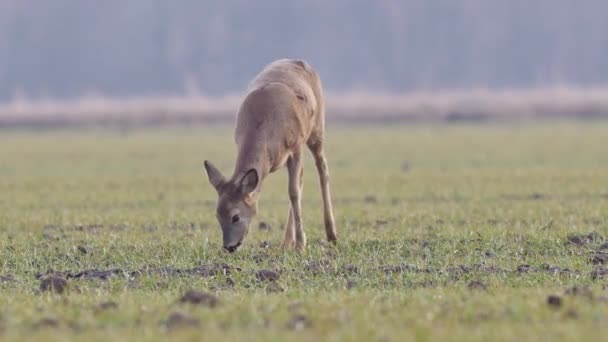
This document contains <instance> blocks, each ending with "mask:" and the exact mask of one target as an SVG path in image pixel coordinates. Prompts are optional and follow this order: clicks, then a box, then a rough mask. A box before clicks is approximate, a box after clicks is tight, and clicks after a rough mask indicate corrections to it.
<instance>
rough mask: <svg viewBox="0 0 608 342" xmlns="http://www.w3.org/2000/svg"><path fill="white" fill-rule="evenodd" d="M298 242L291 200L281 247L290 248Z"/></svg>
mask: <svg viewBox="0 0 608 342" xmlns="http://www.w3.org/2000/svg"><path fill="white" fill-rule="evenodd" d="M295 243H296V227H295V223H294V220H293V212H292V211H291V202H289V210H288V215H287V223H286V224H285V235H284V236H283V242H282V243H281V248H283V249H289V248H291V247H293V245H294V244H295Z"/></svg>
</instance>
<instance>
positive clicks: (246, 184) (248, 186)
mask: <svg viewBox="0 0 608 342" xmlns="http://www.w3.org/2000/svg"><path fill="white" fill-rule="evenodd" d="M259 181H260V178H259V177H258V172H257V171H256V169H250V170H249V171H247V173H245V175H244V176H243V178H242V179H241V183H240V184H239V189H240V190H241V193H242V194H245V195H249V194H251V193H252V192H254V191H255V189H256V188H257V187H258V183H259Z"/></svg>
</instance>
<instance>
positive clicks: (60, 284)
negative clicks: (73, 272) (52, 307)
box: [40, 275, 68, 294]
mask: <svg viewBox="0 0 608 342" xmlns="http://www.w3.org/2000/svg"><path fill="white" fill-rule="evenodd" d="M67 286H68V282H67V280H65V279H63V278H61V277H57V276H53V275H51V276H48V277H46V278H44V279H42V281H40V290H41V291H50V292H55V293H59V294H61V293H63V292H64V291H65V290H66V289H67Z"/></svg>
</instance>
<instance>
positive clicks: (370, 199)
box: [363, 195, 378, 203]
mask: <svg viewBox="0 0 608 342" xmlns="http://www.w3.org/2000/svg"><path fill="white" fill-rule="evenodd" d="M363 201H364V202H365V203H378V197H376V196H374V195H367V196H365V197H364V198H363Z"/></svg>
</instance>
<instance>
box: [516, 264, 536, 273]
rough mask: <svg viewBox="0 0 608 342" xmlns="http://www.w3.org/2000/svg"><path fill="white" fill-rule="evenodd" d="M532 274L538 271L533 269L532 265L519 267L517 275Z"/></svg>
mask: <svg viewBox="0 0 608 342" xmlns="http://www.w3.org/2000/svg"><path fill="white" fill-rule="evenodd" d="M531 272H536V270H535V269H534V267H532V266H530V265H519V266H517V273H531Z"/></svg>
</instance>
